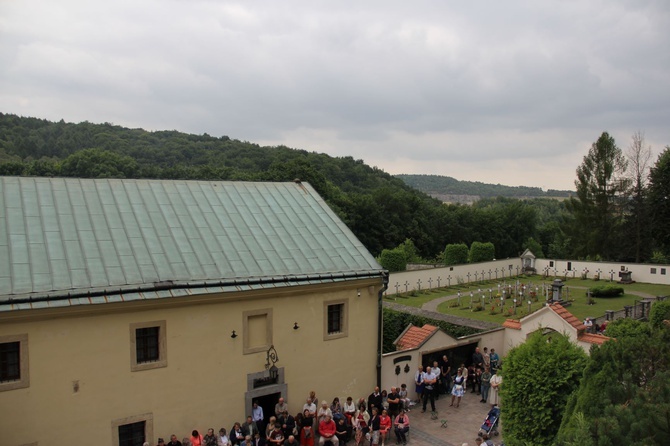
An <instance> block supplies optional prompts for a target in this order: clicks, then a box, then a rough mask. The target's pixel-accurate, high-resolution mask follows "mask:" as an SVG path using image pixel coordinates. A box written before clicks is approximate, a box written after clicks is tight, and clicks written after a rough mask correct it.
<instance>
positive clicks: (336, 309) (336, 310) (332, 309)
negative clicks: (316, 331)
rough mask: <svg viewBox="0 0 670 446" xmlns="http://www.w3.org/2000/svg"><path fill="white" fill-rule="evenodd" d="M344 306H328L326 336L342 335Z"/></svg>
mask: <svg viewBox="0 0 670 446" xmlns="http://www.w3.org/2000/svg"><path fill="white" fill-rule="evenodd" d="M343 323H344V304H336V305H328V334H329V335H331V334H338V333H342V328H343Z"/></svg>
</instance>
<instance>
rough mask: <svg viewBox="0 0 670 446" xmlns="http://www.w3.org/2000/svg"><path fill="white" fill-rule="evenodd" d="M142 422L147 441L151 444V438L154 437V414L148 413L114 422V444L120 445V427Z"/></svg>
mask: <svg viewBox="0 0 670 446" xmlns="http://www.w3.org/2000/svg"><path fill="white" fill-rule="evenodd" d="M141 422H144V438H145V441H149V442H150V441H151V438H153V437H154V415H153V413H146V414H142V415H134V416H130V417H126V418H119V419H117V420H112V444H113V445H115V446H116V445H119V444H120V438H119V427H121V426H125V425H127V424H135V423H141Z"/></svg>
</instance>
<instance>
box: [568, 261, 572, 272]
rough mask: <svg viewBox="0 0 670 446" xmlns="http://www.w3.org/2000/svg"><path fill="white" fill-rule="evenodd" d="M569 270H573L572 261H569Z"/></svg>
mask: <svg viewBox="0 0 670 446" xmlns="http://www.w3.org/2000/svg"><path fill="white" fill-rule="evenodd" d="M568 271H572V262H568Z"/></svg>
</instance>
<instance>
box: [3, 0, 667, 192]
mask: <svg viewBox="0 0 670 446" xmlns="http://www.w3.org/2000/svg"><path fill="white" fill-rule="evenodd" d="M0 111H2V112H4V113H15V114H19V115H22V116H33V117H38V118H45V119H49V120H60V119H64V120H66V121H70V122H80V121H84V120H88V121H91V122H96V123H97V122H111V123H113V124H117V125H121V126H127V127H141V128H144V129H147V130H172V129H176V130H179V131H183V132H188V133H198V134H202V133H208V134H210V135H212V136H222V135H227V136H230V137H231V138H236V139H241V140H246V141H251V142H256V143H259V144H262V145H279V144H284V145H287V146H289V147H293V148H299V149H305V150H309V151H316V152H324V153H327V154H329V155H332V156H353V157H354V158H356V159H363V160H364V161H365V162H366V163H367V164H370V165H372V166H377V167H379V168H381V169H383V170H385V171H387V172H389V173H392V174H397V173H423V174H438V175H448V176H452V177H454V178H457V179H459V180H473V181H482V182H487V183H488V182H492V183H501V184H507V185H527V186H538V187H543V188H545V189H546V188H554V189H572V188H574V179H575V169H576V168H577V167H578V165H579V164H580V163H581V161H582V158H583V156H584V155H585V154H586V153H587V152H588V149H589V147H590V145H591V143H592V142H593V141H595V140H596V139H597V138H598V136H599V135H600V134H601V133H602V132H603V131H608V132H609V133H610V134H611V135H612V136H614V138H615V139H616V141H617V143H618V145H619V146H620V147H621V148H622V149H626V148H627V147H628V146H629V145H630V141H631V136H632V134H633V133H634V132H636V131H638V130H640V131H642V132H644V134H645V138H646V143H647V145H651V146H652V149H653V150H654V157H653V160H654V161H655V160H656V156H657V154H658V153H659V152H660V151H661V150H662V149H663V147H664V146H666V145H668V144H670V1H667V0H658V1H645V0H631V1H615V0H603V1H598V0H589V1H583V0H580V1H537V0H527V1H522V0H507V1H500V0H496V1H473V2H468V1H462V0H459V1H447V0H430V1H429V0H425V1H421V0H414V1H406V0H405V1H394V0H384V1H378V0H366V1H344V0H331V1H317V0H309V1H240V2H232V1H222V0H211V1H196V0H188V1H187V0H172V1H171V0H153V1H150V0H133V1H127V0H114V1H109V0H106V1H98V0H40V1H38V0H0Z"/></svg>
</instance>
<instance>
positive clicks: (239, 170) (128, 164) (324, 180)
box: [0, 114, 563, 260]
mask: <svg viewBox="0 0 670 446" xmlns="http://www.w3.org/2000/svg"><path fill="white" fill-rule="evenodd" d="M0 175H34V176H71V177H89V178H90V177H116V178H162V179H204V180H248V181H291V180H293V179H295V178H300V179H301V180H303V181H308V182H309V183H310V184H312V185H313V186H314V187H315V189H316V190H317V191H318V192H319V193H320V194H321V195H322V196H323V197H324V199H325V200H326V201H327V202H328V204H329V205H330V206H331V207H332V208H333V210H335V212H337V214H338V215H339V216H340V217H341V218H342V219H343V220H344V222H345V223H346V224H347V225H348V226H349V227H350V228H351V229H352V231H353V232H354V233H355V234H356V236H357V237H358V238H359V239H360V240H361V241H362V242H363V243H364V244H365V246H366V247H367V248H368V249H369V250H370V251H371V252H372V253H373V254H375V255H377V254H379V253H380V252H381V251H382V250H383V249H386V248H394V247H396V246H398V245H399V244H401V243H402V242H404V241H405V240H406V239H411V240H412V241H413V242H414V245H415V246H416V248H417V251H418V254H419V256H420V257H422V258H424V259H429V260H431V259H435V258H437V257H438V256H440V255H441V253H442V251H443V250H444V248H445V246H446V245H447V244H449V243H466V244H468V245H470V244H471V243H472V242H473V241H486V242H492V243H493V244H494V245H495V250H496V256H497V257H498V258H504V257H512V256H517V255H518V254H519V253H520V252H521V251H522V249H523V248H524V246H525V244H526V243H527V241H528V240H529V239H530V238H533V237H534V238H535V240H538V241H540V243H541V244H542V245H543V249H544V250H545V253H546V252H551V249H552V248H551V246H552V244H553V243H554V237H555V234H554V230H555V228H556V227H557V223H556V221H557V219H558V218H559V216H560V214H561V212H563V211H562V208H561V205H560V204H558V203H549V202H550V201H551V200H545V201H546V202H547V203H544V204H543V203H541V200H540V201H536V200H531V201H521V200H511V199H495V200H483V201H480V202H477V204H476V205H475V206H461V205H444V204H442V203H441V202H439V201H438V200H436V199H433V198H431V197H429V196H428V195H426V194H424V193H422V192H420V191H418V190H416V189H413V188H411V187H410V186H408V185H406V184H405V183H404V182H403V181H402V180H401V179H399V178H395V177H393V176H391V175H389V174H388V173H386V172H384V171H382V170H380V169H377V168H374V167H370V166H368V165H366V164H365V163H363V161H361V160H355V159H353V158H351V157H343V158H335V157H331V156H328V155H326V154H320V153H314V152H308V151H305V150H295V149H291V148H288V147H283V146H280V147H261V146H259V145H257V144H253V143H250V142H243V141H238V140H235V139H231V138H229V137H227V136H221V137H213V136H209V135H207V134H204V135H192V134H186V133H181V132H177V131H159V132H148V131H145V130H142V129H128V128H124V127H120V126H115V125H112V124H108V123H105V124H92V123H89V122H82V123H79V124H74V123H66V122H64V121H60V122H50V121H46V120H43V119H36V118H27V117H19V116H16V115H12V114H0ZM556 246H558V245H556Z"/></svg>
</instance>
